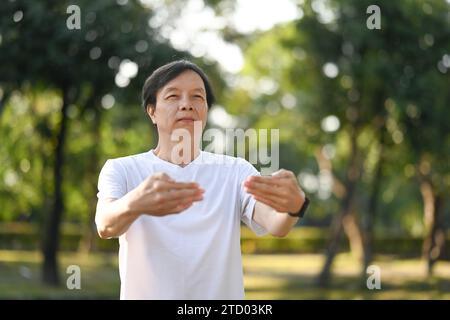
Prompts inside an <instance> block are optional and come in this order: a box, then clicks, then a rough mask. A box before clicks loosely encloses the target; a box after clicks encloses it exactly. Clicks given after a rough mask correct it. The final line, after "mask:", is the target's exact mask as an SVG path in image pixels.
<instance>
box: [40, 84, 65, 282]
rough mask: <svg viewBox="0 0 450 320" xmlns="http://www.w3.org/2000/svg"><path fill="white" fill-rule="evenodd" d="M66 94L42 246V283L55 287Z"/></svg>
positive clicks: (61, 197) (56, 280)
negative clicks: (51, 202) (50, 201)
mask: <svg viewBox="0 0 450 320" xmlns="http://www.w3.org/2000/svg"><path fill="white" fill-rule="evenodd" d="M68 105H69V102H68V92H67V90H63V102H62V108H61V122H60V124H59V128H58V131H57V132H58V133H57V141H56V148H55V160H54V165H53V179H54V196H53V208H52V210H51V212H50V216H49V217H48V219H47V223H46V227H45V230H46V232H45V234H44V244H43V256H44V265H43V274H42V279H43V281H44V283H46V284H49V285H53V286H57V285H59V273H58V272H59V269H58V262H57V252H58V244H59V228H60V224H61V218H62V214H63V210H64V202H63V193H62V184H63V165H64V145H65V142H66V132H67V121H68V117H67V109H68Z"/></svg>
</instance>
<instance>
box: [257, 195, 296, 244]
mask: <svg viewBox="0 0 450 320" xmlns="http://www.w3.org/2000/svg"><path fill="white" fill-rule="evenodd" d="M253 220H254V221H255V222H256V223H257V224H259V225H260V226H262V227H264V229H266V230H267V231H268V232H269V233H270V234H271V235H272V236H274V237H285V236H287V234H288V233H289V231H291V229H292V227H293V226H294V225H295V224H296V223H297V221H298V220H299V218H295V217H291V216H290V215H288V214H286V213H283V212H278V211H276V210H274V209H273V208H271V207H269V206H268V205H266V204H264V203H262V202H259V201H256V204H255V208H254V209H253Z"/></svg>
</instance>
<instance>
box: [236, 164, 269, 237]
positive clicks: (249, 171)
mask: <svg viewBox="0 0 450 320" xmlns="http://www.w3.org/2000/svg"><path fill="white" fill-rule="evenodd" d="M239 169H240V170H239V193H240V194H239V196H240V200H241V221H243V222H244V223H245V224H246V225H247V226H248V227H249V228H250V229H251V230H252V231H253V232H254V233H255V234H256V235H257V236H263V235H265V234H267V233H268V232H267V230H266V229H264V228H263V227H262V226H261V225H259V224H257V223H256V222H255V221H254V220H253V209H254V208H255V204H256V200H255V198H253V196H252V195H251V194H249V193H247V192H245V189H244V187H243V186H242V183H243V182H244V180H245V179H246V178H247V177H249V176H255V175H260V174H259V172H258V170H256V169H255V167H253V166H252V165H251V164H250V163H248V162H247V161H245V160H244V161H243V162H242V164H240V168H239Z"/></svg>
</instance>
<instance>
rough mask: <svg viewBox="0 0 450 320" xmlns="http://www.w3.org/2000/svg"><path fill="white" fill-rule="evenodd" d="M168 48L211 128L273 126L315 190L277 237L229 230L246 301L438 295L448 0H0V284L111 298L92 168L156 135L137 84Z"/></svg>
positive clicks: (33, 293) (449, 100)
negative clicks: (204, 80) (236, 240)
mask: <svg viewBox="0 0 450 320" xmlns="http://www.w3.org/2000/svg"><path fill="white" fill-rule="evenodd" d="M71 5H76V6H77V7H75V8H74V7H71V8H70V10H68V7H69V6H71ZM370 5H377V6H378V7H379V9H380V18H381V21H380V22H381V25H380V26H381V29H370V28H368V26H367V20H368V19H369V17H370V16H371V13H373V12H371V13H367V8H368V7H369V6H370ZM77 8H78V9H79V13H80V20H79V22H80V28H69V26H70V25H72V26H73V25H74V24H76V22H77V21H76V13H77ZM74 14H75V16H74ZM372 18H373V17H372ZM74 19H75V20H74ZM181 58H186V59H190V60H192V61H194V62H196V63H198V64H199V65H200V66H201V67H202V68H204V69H205V70H206V72H207V74H208V75H209V77H210V78H211V81H212V83H213V85H214V89H215V92H216V95H217V97H218V99H217V104H216V105H214V106H213V108H212V109H210V111H209V118H208V127H209V128H217V129H219V130H225V129H226V128H242V129H246V128H257V129H271V128H274V129H279V130H280V143H279V148H280V149H279V152H280V167H282V168H286V169H289V170H292V171H294V172H295V173H296V174H297V175H298V179H299V181H300V183H301V185H302V186H303V188H304V189H305V191H306V193H307V194H309V196H310V198H311V200H312V205H311V207H310V210H309V211H308V214H307V216H306V217H305V219H303V220H302V221H301V222H300V223H299V224H298V226H297V227H296V228H295V229H294V230H293V231H292V232H291V233H290V234H289V236H288V237H287V238H282V239H281V238H272V237H268V236H267V237H262V238H257V237H255V236H254V235H253V234H252V233H251V231H250V230H248V229H247V228H245V227H243V228H242V240H241V243H242V250H243V253H244V258H243V260H244V273H245V287H246V296H247V298H249V299H450V235H449V234H448V231H447V229H448V227H449V225H450V203H449V195H450V192H449V191H450V166H449V163H450V161H449V155H450V116H449V111H448V109H449V108H450V1H448V0H403V1H387V0H386V1H373V0H342V1H338V0H312V1H311V0H276V1H275V0H272V1H270V0H260V1H257V0H236V1H234V0H188V1H175V0H139V1H138V0H97V1H88V0H71V1H52V0H47V1H31V0H29V1H28V0H15V1H14V0H4V1H2V2H1V4H0V299H8V298H14V299H16V298H18V299H34V298H44V299H47V298H50V299H53V298H57V299H58V298H60V299H77V298H89V299H118V297H119V285H120V283H119V274H118V267H117V249H118V243H117V240H101V239H99V237H98V236H97V233H96V228H95V224H94V214H95V205H96V200H97V198H96V192H97V178H98V173H99V171H100V168H101V167H102V166H103V164H104V163H105V161H106V160H107V159H109V158H115V157H119V156H125V155H130V154H135V153H140V152H145V151H147V150H149V149H150V148H151V147H153V146H155V142H156V139H157V137H156V133H155V130H154V128H153V127H152V125H151V123H150V122H149V121H148V119H147V118H146V116H145V114H144V112H143V111H142V108H141V107H140V90H141V87H142V85H143V82H144V80H145V78H146V77H147V76H148V75H149V74H150V73H151V72H152V71H153V70H154V69H155V68H157V67H159V66H160V65H162V64H164V63H166V62H169V61H172V60H174V59H181ZM215 143H217V150H218V152H220V150H221V144H220V141H217V142H215ZM222 147H223V145H222ZM248 152H251V150H248ZM257 167H258V166H257ZM70 265H78V266H80V269H81V289H80V290H69V289H68V288H67V287H66V279H67V277H68V276H69V274H67V273H66V270H67V267H68V266H70ZM370 265H375V266H377V267H378V268H379V270H380V276H381V288H380V289H374V290H370V289H369V288H368V287H367V279H368V278H369V277H370V275H371V274H370V273H367V272H366V271H367V268H368V267H369V266H370Z"/></svg>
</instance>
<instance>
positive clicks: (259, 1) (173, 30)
mask: <svg viewBox="0 0 450 320" xmlns="http://www.w3.org/2000/svg"><path fill="white" fill-rule="evenodd" d="M141 2H142V3H144V4H145V5H147V6H150V7H151V8H153V9H154V10H156V12H157V14H156V15H155V17H154V18H152V19H151V20H150V22H149V24H150V26H152V27H156V28H158V27H159V28H161V36H162V37H164V38H166V39H169V40H170V42H171V44H172V45H173V46H174V47H175V48H176V49H179V50H189V51H190V52H191V54H192V55H194V56H196V57H204V58H206V59H209V60H212V61H218V62H219V64H220V66H221V68H222V69H223V70H224V71H226V72H229V73H238V72H239V71H240V70H241V68H242V67H243V64H244V58H243V55H242V52H241V50H240V48H239V47H238V46H237V45H235V44H233V43H227V42H225V41H224V40H223V39H222V38H221V37H220V30H221V29H222V28H223V27H224V26H225V25H227V24H228V25H232V26H233V27H234V28H235V29H236V30H237V31H239V32H241V33H251V32H254V31H265V30H269V29H271V28H272V27H273V26H274V25H276V24H278V23H284V22H288V21H291V20H294V19H297V18H299V17H301V15H302V12H301V11H300V10H299V9H298V8H297V5H296V4H295V1H293V0H237V3H236V10H235V12H233V14H231V15H230V16H229V17H219V16H216V15H215V13H214V11H213V10H212V9H210V8H208V7H205V5H204V3H203V0H188V1H186V5H185V7H184V8H183V10H182V13H181V15H180V16H179V17H173V16H171V14H170V9H168V8H167V5H166V4H165V3H164V0H141Z"/></svg>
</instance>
